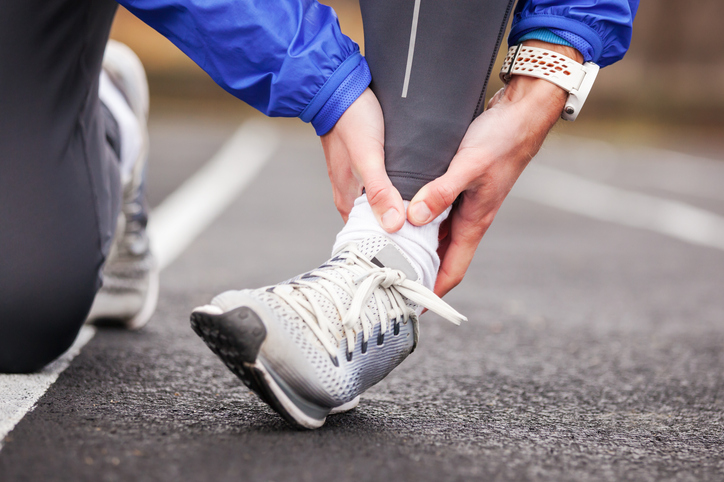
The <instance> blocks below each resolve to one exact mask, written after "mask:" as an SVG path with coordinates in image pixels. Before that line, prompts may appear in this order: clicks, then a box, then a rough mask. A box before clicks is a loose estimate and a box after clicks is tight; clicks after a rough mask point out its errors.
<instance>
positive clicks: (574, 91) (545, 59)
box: [500, 44, 599, 120]
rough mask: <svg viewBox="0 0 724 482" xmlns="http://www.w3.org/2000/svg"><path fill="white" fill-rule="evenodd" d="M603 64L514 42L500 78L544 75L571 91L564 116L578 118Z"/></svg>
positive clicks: (504, 80)
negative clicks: (581, 60)
mask: <svg viewBox="0 0 724 482" xmlns="http://www.w3.org/2000/svg"><path fill="white" fill-rule="evenodd" d="M598 70H599V67H598V65H596V64H594V63H593V62H586V63H585V64H583V65H581V64H579V63H578V62H576V61H575V60H572V59H570V58H568V57H566V56H565V55H562V54H559V53H558V52H554V51H552V50H546V49H542V48H538V47H529V46H524V45H523V44H519V45H514V46H513V47H510V49H508V55H507V56H506V57H505V61H504V62H503V68H502V69H501V70H500V78H501V79H502V80H503V82H506V83H507V82H508V81H509V80H510V78H511V76H513V75H527V76H530V77H536V78H539V79H544V80H547V81H549V82H552V83H553V84H555V85H557V86H558V87H560V88H562V89H563V90H565V91H566V92H568V94H569V95H568V100H567V101H566V106H565V108H564V109H563V113H562V114H561V117H563V119H565V120H575V119H576V117H578V112H580V110H581V107H583V104H584V102H585V101H586V98H587V97H588V94H589V92H590V91H591V87H593V82H594V81H595V80H596V75H598Z"/></svg>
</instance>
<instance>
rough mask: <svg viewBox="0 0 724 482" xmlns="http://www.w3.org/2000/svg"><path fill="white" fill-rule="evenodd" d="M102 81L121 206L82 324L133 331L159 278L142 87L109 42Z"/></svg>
mask: <svg viewBox="0 0 724 482" xmlns="http://www.w3.org/2000/svg"><path fill="white" fill-rule="evenodd" d="M102 76H104V77H103V78H102V79H101V83H103V82H109V83H112V85H110V84H108V85H102V86H101V100H102V101H103V102H104V103H105V104H106V106H107V107H108V109H109V110H110V111H111V113H112V114H113V115H114V117H115V118H116V120H117V121H118V123H119V127H120V131H121V179H122V183H123V204H122V207H121V214H120V216H119V219H118V225H117V229H116V235H115V238H114V240H113V245H112V247H111V252H110V253H109V255H108V259H107V261H106V264H105V266H104V268H103V286H102V287H101V289H100V290H99V291H98V294H97V295H96V298H95V300H94V301H93V306H92V307H91V311H90V314H89V315H88V318H87V322H88V323H95V324H111V325H120V326H123V327H126V328H129V329H139V328H141V327H143V326H144V325H146V323H148V320H149V319H150V318H151V315H152V314H153V312H154V311H155V308H156V302H157V300H158V277H159V273H158V267H157V264H156V261H155V259H154V257H153V255H152V254H151V250H150V246H149V240H148V236H147V234H146V225H147V223H148V204H147V202H146V185H145V184H146V165H147V161H148V128H147V124H146V122H147V117H148V104H149V100H148V82H147V80H146V73H145V71H144V69H143V65H142V64H141V61H140V60H139V59H138V57H137V56H136V54H135V53H133V51H132V50H131V49H129V48H128V47H127V46H125V45H123V44H122V43H119V42H116V41H113V40H109V42H108V45H107V46H106V51H105V55H104V56H103V74H102ZM104 97H106V98H104ZM124 134H125V135H124Z"/></svg>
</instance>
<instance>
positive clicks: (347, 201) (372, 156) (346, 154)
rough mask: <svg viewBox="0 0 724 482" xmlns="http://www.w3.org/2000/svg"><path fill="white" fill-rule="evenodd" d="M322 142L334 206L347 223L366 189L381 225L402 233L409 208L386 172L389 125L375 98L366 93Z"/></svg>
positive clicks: (346, 112) (343, 115)
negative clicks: (386, 131) (386, 127)
mask: <svg viewBox="0 0 724 482" xmlns="http://www.w3.org/2000/svg"><path fill="white" fill-rule="evenodd" d="M321 141H322V147H323V148H324V156H325V158H326V159H327V173H328V174H329V179H330V180H331V181H332V191H333V194H334V204H335V206H337V210H338V211H339V213H340V214H341V215H342V219H344V222H345V223H346V222H347V218H348V217H349V212H350V211H351V210H352V206H353V205H354V200H355V199H356V198H357V197H359V196H360V195H361V194H362V188H364V189H365V191H366V193H367V199H368V200H369V202H370V205H371V206H372V211H373V212H374V213H375V216H376V217H377V221H378V222H379V223H380V225H381V226H382V227H383V228H384V229H385V230H386V231H387V232H390V233H392V232H395V231H398V230H399V229H400V228H401V227H402V225H403V224H404V222H405V215H404V213H405V205H404V204H403V203H402V197H401V196H400V193H399V192H398V191H397V189H396V188H395V187H394V186H393V185H392V182H391V181H390V178H389V177H388V176H387V171H385V149H384V142H385V124H384V120H383V117H382V109H381V108H380V103H379V102H378V101H377V97H375V94H373V93H372V91H371V90H370V89H367V90H365V91H364V92H363V93H362V95H361V96H359V98H358V99H357V100H356V101H354V102H353V103H352V105H351V106H350V107H349V108H348V109H347V110H346V111H345V113H344V114H342V117H340V118H339V120H338V121H337V123H336V124H335V126H334V127H333V128H332V130H330V131H329V132H328V133H326V134H325V135H323V136H322V137H321Z"/></svg>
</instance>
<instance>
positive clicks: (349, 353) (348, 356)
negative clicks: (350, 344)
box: [347, 351, 352, 362]
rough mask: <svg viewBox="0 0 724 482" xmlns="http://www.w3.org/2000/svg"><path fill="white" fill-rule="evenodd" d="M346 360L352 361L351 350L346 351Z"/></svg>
mask: <svg viewBox="0 0 724 482" xmlns="http://www.w3.org/2000/svg"><path fill="white" fill-rule="evenodd" d="M347 361H348V362H351V361H352V352H351V351H348V352H347Z"/></svg>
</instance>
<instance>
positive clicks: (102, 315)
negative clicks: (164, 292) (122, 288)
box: [85, 266, 160, 331]
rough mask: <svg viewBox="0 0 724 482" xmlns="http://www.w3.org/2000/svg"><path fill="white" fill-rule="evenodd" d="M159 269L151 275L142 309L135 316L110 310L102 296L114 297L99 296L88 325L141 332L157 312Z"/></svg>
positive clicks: (152, 270) (89, 315) (92, 307)
mask: <svg viewBox="0 0 724 482" xmlns="http://www.w3.org/2000/svg"><path fill="white" fill-rule="evenodd" d="M159 275H160V273H159V269H158V267H157V266H154V267H153V268H152V269H151V272H150V273H149V280H148V289H147V290H146V297H145V298H144V299H143V303H142V304H141V309H140V310H139V311H138V312H137V313H136V314H135V315H133V316H130V317H129V316H128V315H122V314H121V313H120V312H118V311H117V310H114V309H113V308H110V307H109V306H108V305H107V304H106V303H104V301H103V300H104V299H103V298H101V296H107V297H111V296H113V295H109V294H106V295H103V294H100V293H99V294H97V295H96V299H95V300H93V306H91V310H90V313H89V314H88V316H87V318H86V321H85V322H86V324H89V325H95V326H99V327H111V328H125V329H127V330H133V331H135V330H140V329H141V328H143V327H144V326H146V325H147V324H148V322H149V321H150V320H151V317H152V316H153V314H154V312H155V311H156V305H157V304H158V294H159Z"/></svg>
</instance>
